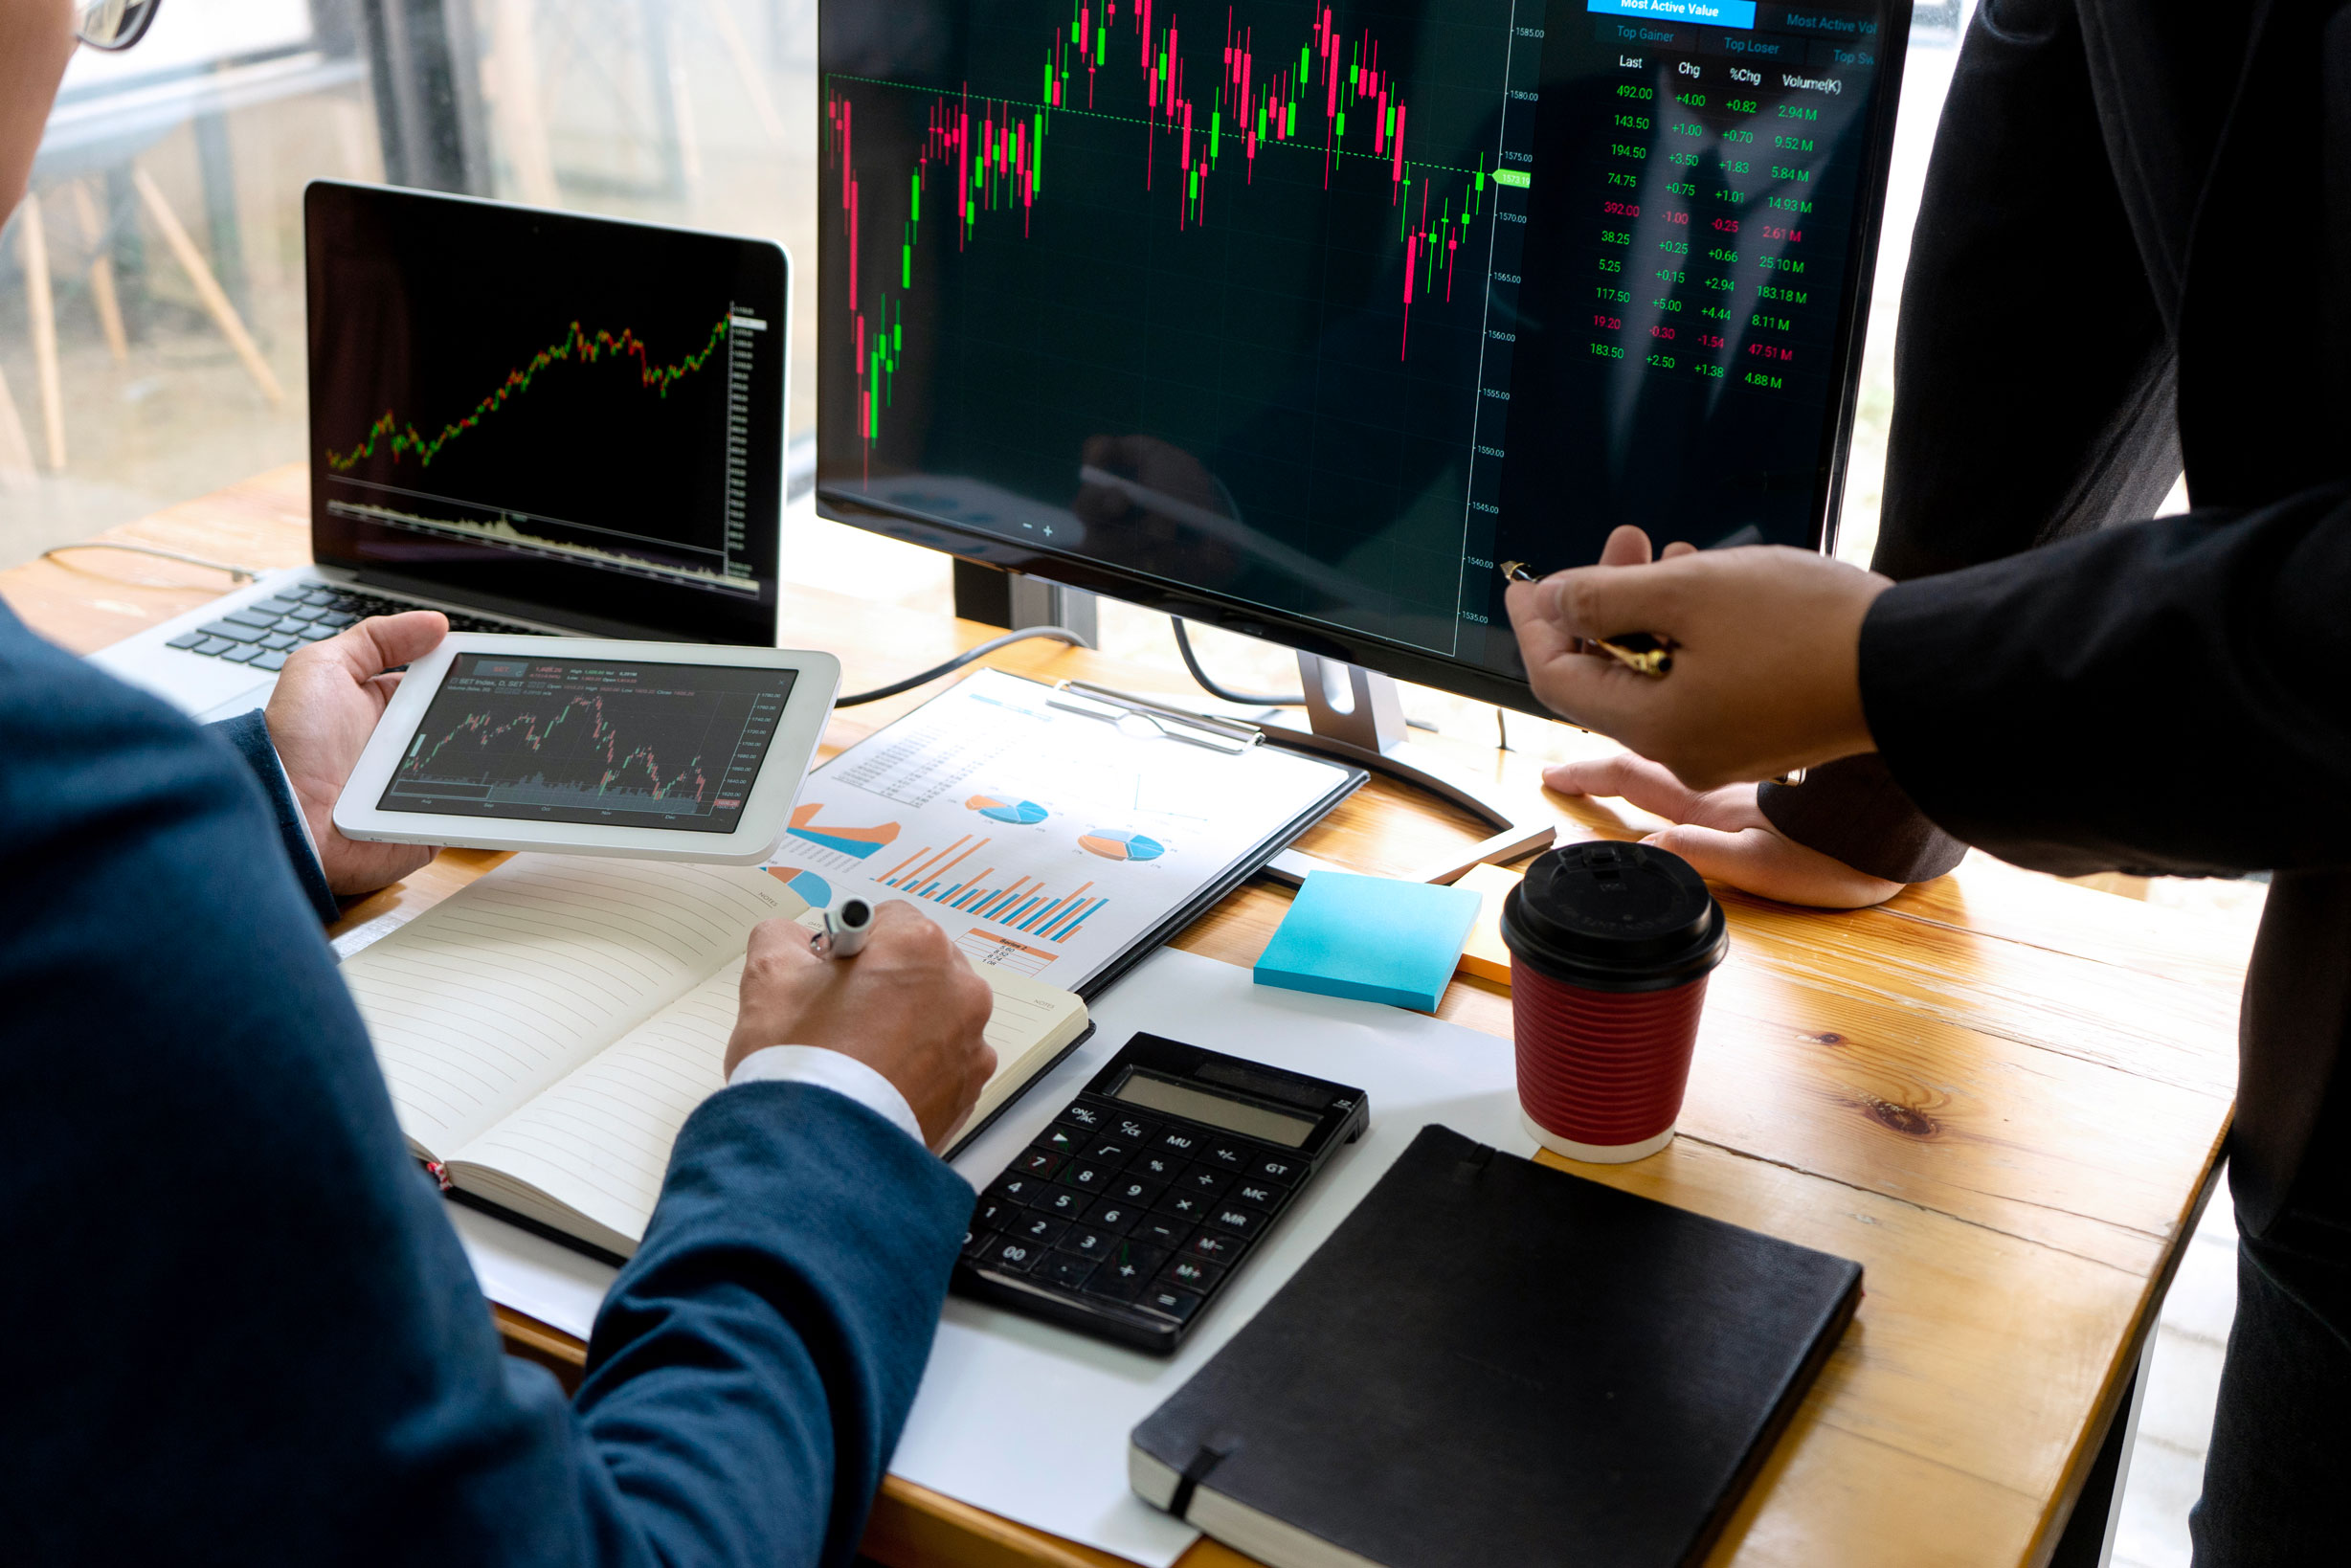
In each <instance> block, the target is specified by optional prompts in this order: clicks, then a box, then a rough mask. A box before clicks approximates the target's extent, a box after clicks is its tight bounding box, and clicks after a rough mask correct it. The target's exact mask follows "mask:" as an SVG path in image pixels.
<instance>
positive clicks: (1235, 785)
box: [774, 670, 1332, 990]
mask: <svg viewBox="0 0 2351 1568" xmlns="http://www.w3.org/2000/svg"><path fill="white" fill-rule="evenodd" d="M1054 696H1055V693H1054V691H1053V689H1052V688H1051V687H1048V686H1041V685H1039V684H1038V683H1035V682H1032V681H1023V680H1021V679H1019V678H1018V677H1016V676H1009V675H1003V674H999V673H997V672H996V671H992V670H991V671H983V672H981V673H980V674H978V675H975V676H974V677H972V678H971V679H970V680H967V681H965V682H964V683H962V684H960V685H958V686H956V687H954V688H953V689H952V690H951V691H949V692H948V693H947V694H945V695H944V696H942V697H939V698H937V699H936V700H934V701H932V702H931V703H929V705H927V706H924V707H923V708H921V709H919V710H918V711H917V712H915V713H914V714H912V715H910V716H909V717H907V719H904V720H902V721H900V722H899V723H898V724H895V725H892V726H891V727H890V728H887V729H885V730H884V731H883V732H881V733H880V734H878V735H875V736H873V737H872V738H871V739H869V740H867V741H865V742H864V743H862V745H859V746H857V747H854V748H852V749H851V750H847V751H844V752H843V753H841V755H840V756H839V757H837V758H835V759H834V760H833V761H832V762H831V763H830V764H828V765H827V766H825V767H824V768H823V769H821V770H819V771H818V772H817V773H813V774H811V775H810V776H809V779H808V782H807V784H806V785H805V786H804V787H803V788H802V789H801V792H800V798H799V803H798V804H797V805H796V806H795V807H794V809H793V813H792V819H791V827H790V829H789V831H788V832H787V833H786V834H785V836H784V841H783V845H782V847H781V848H780V849H779V850H778V851H777V860H776V864H775V867H774V869H776V870H777V871H778V872H779V873H800V874H805V873H815V874H816V875H817V876H820V877H821V878H822V879H823V880H824V883H825V885H828V886H829V887H830V888H831V890H832V892H833V894H834V896H835V897H836V899H839V898H843V897H861V898H867V899H872V900H875V901H877V902H879V901H885V900H889V899H904V900H906V901H907V902H909V903H911V904H913V905H914V906H915V907H917V908H919V909H921V910H922V911H923V912H924V913H925V914H927V915H929V917H930V918H931V919H933V920H935V921H937V922H938V923H939V925H940V926H942V927H944V928H945V929H946V930H947V931H948V933H949V934H950V935H951V936H952V937H953V938H954V940H955V943H956V945H957V946H958V947H960V948H962V949H963V951H964V952H967V953H969V954H971V956H972V957H973V958H974V959H975V960H976V961H978V962H980V963H983V964H993V965H996V966H997V967H1000V968H1004V969H1009V970H1014V971H1017V972H1019V973H1020V974H1029V975H1034V976H1037V977H1038V978H1040V979H1042V980H1044V981H1045V982H1047V983H1048V984H1052V985H1058V986H1062V987H1064V988H1067V989H1072V990H1074V989H1076V988H1077V987H1079V986H1081V985H1083V984H1084V983H1085V982H1086V980H1087V979H1088V978H1089V977H1091V976H1092V975H1093V974H1095V973H1096V972H1097V971H1099V970H1101V969H1103V968H1104V967H1105V966H1106V965H1108V963H1110V962H1111V961H1112V960H1113V959H1115V958H1117V957H1118V956H1119V955H1120V954H1121V953H1123V952H1126V951H1127V950H1128V948H1130V947H1131V945H1132V944H1133V943H1134V942H1135V941H1136V940H1137V939H1138V938H1139V937H1141V936H1142V935H1143V934H1144V933H1145V932H1147V931H1149V930H1152V929H1153V927H1155V926H1157V925H1158V924H1159V923H1160V921H1161V920H1163V919H1164V918H1165V917H1166V916H1167V914H1168V912H1169V911H1170V910H1171V909H1173V908H1175V907H1179V906H1181V905H1182V904H1184V903H1185V902H1187V901H1188V900H1190V899H1191V898H1192V897H1193V896H1194V895H1195V894H1196V893H1197V892H1198V890H1199V888H1200V887H1201V886H1202V885H1204V884H1205V883H1207V882H1208V881H1210V880H1211V879H1213V878H1215V877H1216V876H1217V875H1218V874H1219V873H1220V872H1221V871H1222V870H1224V868H1225V867H1227V866H1228V865H1230V864H1231V863H1232V862H1234V861H1235V860H1237V859H1238V858H1240V856H1241V855H1242V854H1243V853H1244V852H1245V851H1246V850H1248V849H1249V847H1250V846H1251V845H1253V844H1255V843H1257V842H1259V841H1261V840H1263V839H1265V837H1266V835H1268V834H1269V833H1271V832H1272V831H1274V829H1276V828H1278V827H1279V826H1281V825H1282V824H1284V823H1286V822H1288V821H1291V820H1294V819H1295V818H1297V817H1299V816H1300V815H1301V814H1303V813H1305V812H1306V811H1308V810H1309V809H1310V808H1311V807H1312V806H1313V805H1314V804H1315V802H1317V801H1319V800H1321V799H1322V798H1324V796H1326V795H1329V794H1330V792H1331V788H1332V772H1331V769H1330V768H1329V767H1328V766H1326V765H1324V764H1321V763H1316V762H1310V761H1308V760H1306V759H1304V758H1299V757H1294V756H1290V755H1288V754H1287V753H1284V752H1279V751H1272V750H1266V749H1265V748H1263V747H1258V748H1252V749H1251V750H1249V751H1248V752H1247V753H1245V754H1243V755H1242V756H1234V755H1231V754H1229V753H1226V752H1222V751H1215V750H1207V749H1205V748H1202V747H1198V746H1192V745H1188V744H1186V743H1184V742H1182V741H1178V740H1171V739H1169V738H1167V737H1166V736H1165V735H1164V734H1162V733H1160V732H1159V731H1158V730H1157V729H1155V728H1152V727H1150V726H1147V725H1142V724H1126V725H1121V724H1118V723H1115V722H1112V721H1111V720H1108V719H1106V718H1103V717H1098V716H1096V715H1095V714H1094V713H1092V712H1080V711H1073V710H1071V709H1069V708H1064V707H1056V706H1053V703H1052V701H1051V699H1052V698H1053V697H1054Z"/></svg>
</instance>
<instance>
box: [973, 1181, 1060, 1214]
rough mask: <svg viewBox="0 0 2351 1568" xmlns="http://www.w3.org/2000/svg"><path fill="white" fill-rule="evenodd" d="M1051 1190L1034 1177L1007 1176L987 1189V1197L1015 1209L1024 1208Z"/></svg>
mask: <svg viewBox="0 0 2351 1568" xmlns="http://www.w3.org/2000/svg"><path fill="white" fill-rule="evenodd" d="M1051 1190H1052V1189H1051V1188H1049V1187H1047V1186H1046V1185H1045V1183H1044V1182H1043V1181H1041V1180H1040V1179H1039V1178H1038V1177H1036V1176H1002V1177H999V1178H998V1179H997V1181H996V1185H995V1186H993V1187H991V1188H989V1189H988V1196H989V1197H990V1198H1001V1199H1003V1200H1004V1201H1005V1202H1007V1203H1010V1204H1012V1205H1013V1206H1014V1207H1015V1208H1026V1207H1027V1206H1028V1205H1029V1204H1031V1203H1034V1202H1036V1201H1037V1199H1038V1198H1041V1197H1042V1196H1044V1195H1045V1194H1046V1193H1048V1192H1050V1191H1051Z"/></svg>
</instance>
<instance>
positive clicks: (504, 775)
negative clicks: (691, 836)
mask: <svg viewBox="0 0 2351 1568" xmlns="http://www.w3.org/2000/svg"><path fill="white" fill-rule="evenodd" d="M794 680H795V672H794V671H792V670H788V669H766V668H758V667H753V666H750V665H733V664H661V663H651V662H647V661H641V660H625V661H623V660H613V659H555V658H547V657H541V656H539V655H516V654H481V653H460V654H459V655H458V656H457V658H456V660H455V661H453V662H452V663H451V664H450V666H449V672H448V674H447V676H446V677H445V678H444V679H443V680H442V682H441V684H440V689H439V690H437V691H436V692H435V693H434V694H433V700H432V702H431V703H430V704H428V705H426V707H425V710H424V717H423V718H421V719H419V720H418V721H417V723H416V732H415V733H414V735H412V736H410V737H409V742H408V748H407V750H406V752H405V754H404V755H403V756H402V757H401V759H400V765H399V767H398V768H397V769H395V770H394V771H393V773H392V780H391V782H390V783H389V784H387V785H386V786H385V788H384V795H383V798H382V799H380V800H378V801H377V802H376V809H377V810H379V811H414V812H430V813H435V814H438V815H444V816H462V817H484V818H504V819H507V820H511V821H544V822H603V823H609V824H611V825H614V826H617V827H661V828H683V829H685V830H687V831H689V832H693V833H732V832H733V831H734V830H735V829H736V827H737V826H739V825H740V824H741V822H742V818H743V803H744V801H745V800H747V799H749V798H750V793H751V786H752V785H753V784H755V783H757V782H758V779H759V769H760V765H761V764H762V763H764V762H766V760H767V755H768V746H769V743H770V742H772V740H774V738H775V726H776V721H777V720H779V719H780V718H782V717H783V712H784V704H785V703H786V701H787V700H789V699H790V697H791V696H792V685H793V682H794Z"/></svg>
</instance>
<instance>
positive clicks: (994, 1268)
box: [963, 1095, 1307, 1324]
mask: <svg viewBox="0 0 2351 1568" xmlns="http://www.w3.org/2000/svg"><path fill="white" fill-rule="evenodd" d="M1306 1175H1307V1165H1306V1162H1305V1161H1304V1160H1301V1159H1299V1158H1297V1157H1296V1156H1295V1155H1293V1154H1289V1153H1288V1152H1287V1151H1281V1150H1275V1149H1271V1148H1268V1147H1266V1146H1265V1145H1262V1144H1258V1143H1254V1142H1251V1141H1250V1140H1248V1139H1245V1138H1236V1137H1233V1136H1232V1135H1231V1134H1229V1133H1225V1132H1220V1131H1215V1130H1214V1129H1210V1128H1204V1127H1198V1126H1195V1125H1193V1124H1191V1123H1186V1122H1160V1121H1145V1120H1142V1119H1140V1118H1137V1117H1133V1116H1130V1115H1126V1114H1124V1113H1123V1112H1122V1111H1121V1110H1119V1109H1115V1108H1114V1107H1113V1106H1111V1105H1108V1104H1105V1103H1103V1102H1099V1101H1096V1100H1094V1099H1093V1098H1092V1097H1090V1096H1085V1095H1081V1096H1080V1097H1079V1098H1078V1099H1077V1100H1076V1101H1074V1102H1072V1103H1071V1105H1070V1106H1069V1108H1068V1109H1065V1110H1064V1111H1063V1112H1062V1114H1061V1115H1060V1116H1059V1117H1057V1118H1055V1121H1054V1124H1053V1125H1052V1126H1051V1127H1049V1128H1047V1129H1046V1130H1045V1131H1043V1132H1042V1133H1041V1135H1040V1136H1039V1137H1038V1139H1037V1141H1036V1143H1034V1144H1033V1145H1031V1146H1030V1147H1029V1148H1028V1149H1027V1150H1025V1151H1024V1152H1022V1153H1021V1154H1019V1155H1018V1156H1017V1157H1016V1158H1015V1159H1014V1160H1013V1162H1012V1165H1011V1166H1010V1168H1009V1169H1007V1170H1006V1171H1005V1172H1004V1174H1003V1176H1000V1177H998V1178H997V1179H996V1182H995V1184H994V1185H992V1186H991V1187H989V1189H988V1190H987V1192H986V1193H985V1194H984V1195H983V1196H982V1197H981V1198H980V1200H979V1205H978V1207H977V1208H976V1209H975V1210H974V1215H973V1220H972V1234H971V1237H970V1238H969V1239H968V1240H967V1241H966V1243H965V1244H964V1249H963V1255H964V1257H965V1258H966V1259H967V1260H968V1261H969V1262H971V1263H972V1264H973V1265H974V1266H976V1267H979V1268H982V1269H985V1270H987V1271H988V1272H990V1273H994V1274H1019V1275H1020V1276H1022V1278H1023V1279H1024V1281H1025V1282H1026V1284H1027V1285H1028V1286H1029V1287H1030V1288H1046V1289H1048V1290H1052V1289H1059V1290H1063V1291H1068V1292H1071V1293H1073V1294H1077V1295H1084V1296H1092V1297H1095V1298H1097V1299H1098V1300H1103V1301H1111V1302H1120V1303H1124V1304H1127V1305H1130V1306H1132V1307H1137V1308H1140V1309H1142V1310H1145V1311H1147V1312H1151V1313H1153V1314H1154V1315H1156V1316H1158V1317H1162V1318H1167V1319H1172V1320H1173V1321H1175V1323H1178V1324H1182V1323H1188V1322H1190V1321H1191V1320H1192V1318H1193V1317H1194V1316H1195V1315H1196V1314H1197V1313H1198V1311H1199V1310H1200V1307H1201V1305H1202V1304H1203V1303H1205V1302H1206V1301H1207V1299H1208V1298H1209V1297H1210V1296H1211V1295H1214V1294H1215V1293H1216V1290H1217V1288H1218V1287H1219V1286H1220V1285H1221V1284H1222V1283H1223V1282H1224V1280H1225V1278H1226V1277H1227V1276H1228V1275H1230V1274H1231V1273H1232V1271H1233V1270H1234V1268H1235V1267H1236V1266H1239V1265H1240V1264H1241V1263H1242V1261H1243V1258H1244V1257H1245V1256H1246V1255H1247V1253H1248V1252H1249V1250H1250V1249H1251V1247H1252V1246H1253V1244H1254V1243H1256V1241H1257V1239H1258V1238H1259V1237H1260V1236H1261V1235H1263V1234H1264V1232H1265V1229H1266V1227H1267V1226H1269V1225H1271V1224H1272V1223H1273V1220H1274V1217H1275V1215H1276V1214H1278V1213H1279V1212H1280V1210H1281V1208H1282V1206H1283V1204H1285V1203H1286V1202H1287V1201H1288V1199H1289V1196H1290V1194H1291V1193H1292V1192H1294V1191H1296V1189H1297V1184H1298V1183H1299V1182H1300V1181H1301V1180H1302V1179H1303V1178H1304V1177H1305V1176H1306Z"/></svg>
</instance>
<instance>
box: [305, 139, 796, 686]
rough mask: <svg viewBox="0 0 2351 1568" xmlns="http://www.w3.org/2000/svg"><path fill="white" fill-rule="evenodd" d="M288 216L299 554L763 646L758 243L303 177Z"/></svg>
mask: <svg viewBox="0 0 2351 1568" xmlns="http://www.w3.org/2000/svg"><path fill="white" fill-rule="evenodd" d="M306 228H307V240H308V250H309V292H310V428H311V436H312V445H313V448H314V450H313V451H312V453H311V488H312V518H313V528H314V535H315V543H316V546H317V550H318V555H319V559H320V560H322V561H325V562H327V563H329V564H332V565H337V566H347V567H353V568H357V569H360V570H363V571H373V572H376V573H380V574H383V575H385V576H386V577H388V578H391V579H394V580H399V581H401V583H402V585H403V586H409V585H418V586H425V587H431V588H439V589H444V590H456V591H458V592H459V593H460V594H466V595H468V596H471V597H472V598H474V599H475V600H476V601H477V602H489V603H496V604H499V605H503V606H511V607H513V608H515V609H517V610H518V611H521V612H524V613H536V614H537V615H538V616H541V617H544V618H551V619H555V620H558V621H561V622H563V623H566V624H570V625H574V626H579V627H583V628H597V627H601V628H604V629H609V630H614V631H638V632H647V631H649V632H654V633H658V634H661V635H666V636H670V637H685V638H694V639H697V640H705V641H717V642H737V643H759V644H772V642H773V641H774V640H775V638H774V630H775V573H776V559H775V557H776V550H777V534H778V527H777V519H778V516H779V507H780V504H781V486H782V474H781V466H782V464H781V458H782V430H783V411H784V370H785V365H784V361H785V346H784V328H785V277H784V260H783V253H782V252H781V251H779V250H777V249H776V248H775V247H774V246H773V245H771V244H767V243H765V242H761V241H753V240H743V239H734V238H729V237H726V236H723V235H703V234H692V233H687V232H684V231H680V230H672V229H661V228H654V227H651V226H648V225H643V224H635V223H619V222H613V221H609V220H605V219H599V218H585V217H575V216H571V215H570V214H566V213H544V212H536V211H532V210H530V209H527V208H517V207H505V206H501V205H498V204H495V203H490V202H477V201H466V200H461V199H456V198H451V197H446V196H437V195H433V194H429V193H425V192H418V191H405V190H386V189H380V188H369V187H359V186H345V185H333V184H327V183H321V184H318V185H314V186H312V187H311V189H310V190H309V192H308V195H307V200H306Z"/></svg>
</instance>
